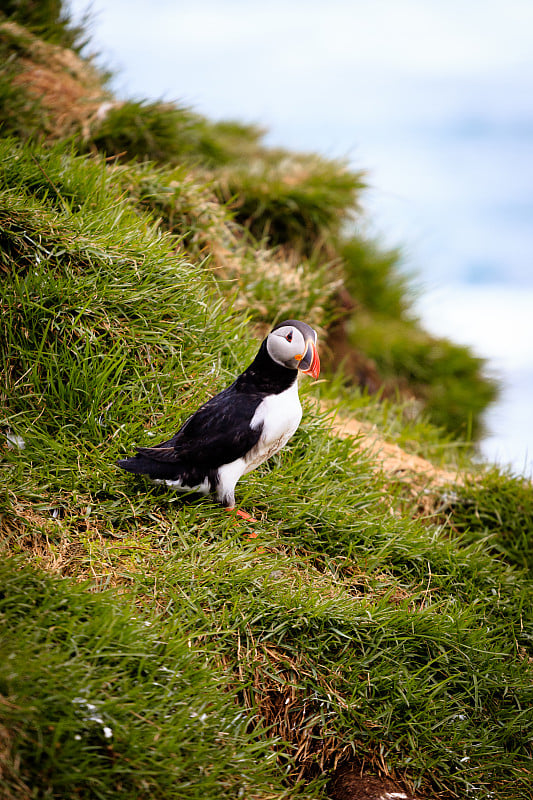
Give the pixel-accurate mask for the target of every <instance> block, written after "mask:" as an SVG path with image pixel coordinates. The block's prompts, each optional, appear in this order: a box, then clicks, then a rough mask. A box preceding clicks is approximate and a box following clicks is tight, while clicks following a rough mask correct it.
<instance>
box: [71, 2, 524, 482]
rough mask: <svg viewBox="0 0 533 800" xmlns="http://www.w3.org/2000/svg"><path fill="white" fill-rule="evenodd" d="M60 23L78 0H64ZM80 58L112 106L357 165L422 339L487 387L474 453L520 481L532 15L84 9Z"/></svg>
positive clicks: (236, 5)
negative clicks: (443, 340) (237, 128)
mask: <svg viewBox="0 0 533 800" xmlns="http://www.w3.org/2000/svg"><path fill="white" fill-rule="evenodd" d="M70 6H71V9H72V11H73V14H74V16H75V17H81V16H82V15H83V13H84V12H86V11H87V8H88V6H87V2H86V0H71V3H70ZM90 14H91V19H92V23H91V26H90V30H91V32H92V38H91V48H94V49H95V51H96V52H97V53H99V54H101V55H100V56H99V58H98V63H99V64H102V63H103V64H104V65H106V66H108V67H109V68H110V69H111V70H112V71H113V73H114V74H115V76H116V77H114V78H113V82H112V88H113V89H114V90H115V92H116V93H117V94H119V95H120V96H122V97H128V98H145V97H147V98H151V99H154V100H155V99H164V100H169V101H174V100H175V101H179V102H180V103H181V104H186V105H190V106H191V107H193V109H194V110H195V111H198V112H199V113H201V114H205V115H206V116H208V117H210V118H211V119H215V120H216V119H237V120H240V121H243V122H251V123H257V124H258V125H260V126H262V127H264V128H266V129H267V131H268V133H267V136H266V140H265V143H266V144H268V145H273V146H277V145H279V146H281V147H284V148H290V149H294V150H297V151H312V152H318V153H321V154H323V155H325V156H328V157H334V158H337V157H340V158H346V159H348V160H349V162H350V164H351V165H352V166H353V167H354V168H356V169H364V170H365V171H366V173H367V181H368V183H369V186H370V188H369V189H368V190H367V192H366V194H365V207H366V210H367V211H368V215H367V217H368V221H367V224H368V225H369V226H370V227H371V230H370V233H372V234H376V235H378V236H379V238H380V240H381V241H383V242H384V243H386V244H387V245H390V246H396V245H399V246H400V247H401V249H402V252H403V254H404V264H405V269H406V270H407V271H408V272H410V273H413V274H414V275H415V281H414V284H415V285H416V286H417V287H418V290H419V296H418V300H417V304H416V309H417V313H418V314H419V316H420V318H421V319H422V321H423V323H424V326H425V327H426V328H427V329H428V330H429V331H430V332H432V333H435V334H437V335H443V336H446V337H449V338H450V339H452V340H453V341H454V342H456V343H459V344H468V345H471V346H472V347H473V348H474V351H475V353H476V354H477V355H480V356H483V357H485V358H487V359H488V361H489V369H490V372H491V374H492V375H494V376H496V377H497V379H498V380H499V381H500V382H501V383H502V386H503V389H502V393H501V396H500V399H499V401H498V402H497V403H496V404H495V405H494V406H493V407H492V409H491V410H490V411H489V413H488V414H487V416H486V425H487V429H488V435H487V436H486V437H485V439H484V440H483V442H482V444H481V450H482V453H483V455H484V457H485V458H487V459H488V460H491V461H497V462H498V463H500V464H511V465H512V468H513V470H514V471H516V472H524V473H526V474H527V475H528V476H530V475H531V474H532V472H533V424H532V417H533V3H531V2H530V0H505V2H501V0H470V2H469V3H467V4H465V3H464V2H459V0H446V2H444V0H425V1H424V2H422V0H420V1H418V0H374V2H372V3H368V2H363V1H362V0H350V1H348V0H332V2H330V3H328V4H327V5H326V4H324V3H322V2H321V3H318V2H310V1H309V0H306V2H301V1H300V0H293V2H292V3H291V4H287V3H286V2H283V3H282V2H278V1H277V0H273V1H272V2H270V3H269V4H265V3H255V2H241V1H240V0H224V2H220V0H219V1H218V2H216V1H215V0H211V2H209V1H208V0H196V2H195V3H194V4H190V3H189V4H184V3H181V2H174V1H173V0H152V2H151V3H150V4H149V7H147V4H146V3H144V2H139V0H134V1H132V0H128V1H127V2H126V0H108V1H107V2H104V0H94V2H93V3H92V4H91V6H90Z"/></svg>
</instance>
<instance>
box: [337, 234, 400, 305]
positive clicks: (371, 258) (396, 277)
mask: <svg viewBox="0 0 533 800" xmlns="http://www.w3.org/2000/svg"><path fill="white" fill-rule="evenodd" d="M339 255H340V257H341V258H342V263H343V276H344V283H345V286H346V288H347V289H348V291H349V292H350V294H351V295H352V297H354V298H357V302H358V303H360V304H361V305H362V306H363V307H364V308H365V309H366V310H367V311H369V312H372V313H375V314H378V315H385V316H387V317H391V318H393V319H404V318H406V317H407V316H408V315H409V312H410V311H411V304H412V299H413V294H414V292H413V279H412V276H410V275H408V274H407V273H406V272H405V271H404V270H403V269H402V268H401V260H402V253H401V251H400V250H399V249H398V248H394V249H390V250H385V249H384V248H383V247H382V246H381V245H380V244H379V242H377V241H373V240H371V239H367V238H365V237H363V236H352V237H351V238H349V239H346V240H345V241H342V242H341V244H340V247H339Z"/></svg>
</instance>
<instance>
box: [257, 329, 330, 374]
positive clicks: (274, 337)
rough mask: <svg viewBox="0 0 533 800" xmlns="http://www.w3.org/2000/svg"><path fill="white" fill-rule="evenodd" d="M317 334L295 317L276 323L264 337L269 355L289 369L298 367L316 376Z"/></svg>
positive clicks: (318, 368) (318, 365) (317, 359)
mask: <svg viewBox="0 0 533 800" xmlns="http://www.w3.org/2000/svg"><path fill="white" fill-rule="evenodd" d="M316 341H317V335H316V331H315V330H313V328H311V327H309V325H306V323H305V322H300V321H299V320H297V319H286V320H285V321H284V322H280V323H278V325H276V326H275V327H274V328H273V329H272V330H271V332H270V333H269V334H268V336H267V338H266V347H267V351H268V354H269V356H270V357H271V358H272V359H273V360H274V361H275V362H276V363H277V364H281V365H282V366H284V367H288V368H289V369H299V370H301V371H302V372H303V373H304V374H306V375H312V376H313V378H318V376H319V373H320V359H319V357H318V351H317V348H316Z"/></svg>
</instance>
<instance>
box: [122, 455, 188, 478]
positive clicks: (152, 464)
mask: <svg viewBox="0 0 533 800" xmlns="http://www.w3.org/2000/svg"><path fill="white" fill-rule="evenodd" d="M116 463H117V467H120V469H125V470H126V472H133V474H134V475H148V477H149V478H159V479H160V480H161V479H162V480H167V479H169V478H170V479H171V478H174V477H175V476H176V473H177V469H176V466H175V465H171V464H163V463H161V462H158V461H154V460H153V459H151V458H147V457H146V456H143V455H136V456H133V457H132V458H121V459H119V460H118V461H117V462H116Z"/></svg>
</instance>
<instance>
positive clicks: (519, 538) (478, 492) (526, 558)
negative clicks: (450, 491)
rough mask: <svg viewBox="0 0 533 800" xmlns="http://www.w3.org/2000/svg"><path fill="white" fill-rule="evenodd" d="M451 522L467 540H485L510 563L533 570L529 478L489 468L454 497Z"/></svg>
mask: <svg viewBox="0 0 533 800" xmlns="http://www.w3.org/2000/svg"><path fill="white" fill-rule="evenodd" d="M449 514H450V516H449V524H450V525H451V527H452V528H453V529H454V530H455V531H457V532H458V533H459V534H461V535H462V536H463V537H464V539H465V540H466V541H469V542H470V541H473V542H475V541H482V542H483V544H484V545H485V546H486V547H488V548H489V549H490V550H491V551H493V552H495V553H497V554H498V555H500V556H502V557H503V558H505V559H507V560H508V561H509V562H510V563H511V564H515V565H517V566H518V567H521V568H523V569H526V570H529V572H532V571H533V491H532V485H531V481H530V480H526V479H525V478H523V477H521V476H519V475H513V474H512V473H511V472H510V471H509V470H501V469H498V468H496V467H492V468H487V469H485V470H484V472H482V473H481V474H478V475H476V476H475V477H473V478H467V479H466V481H465V484H464V486H462V487H460V488H459V489H458V491H457V492H456V493H455V494H454V496H453V497H452V498H451V504H450V510H449Z"/></svg>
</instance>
